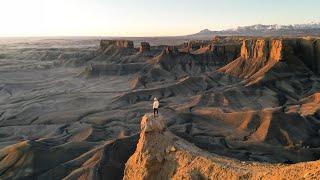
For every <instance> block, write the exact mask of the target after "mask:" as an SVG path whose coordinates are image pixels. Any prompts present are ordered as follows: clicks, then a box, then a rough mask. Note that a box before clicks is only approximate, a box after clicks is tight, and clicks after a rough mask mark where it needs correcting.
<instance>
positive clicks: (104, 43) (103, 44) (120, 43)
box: [100, 40, 134, 50]
mask: <svg viewBox="0 0 320 180" xmlns="http://www.w3.org/2000/svg"><path fill="white" fill-rule="evenodd" d="M109 46H116V47H119V48H129V49H133V48H134V45H133V41H128V40H101V41H100V49H101V50H105V49H106V48H108V47H109Z"/></svg>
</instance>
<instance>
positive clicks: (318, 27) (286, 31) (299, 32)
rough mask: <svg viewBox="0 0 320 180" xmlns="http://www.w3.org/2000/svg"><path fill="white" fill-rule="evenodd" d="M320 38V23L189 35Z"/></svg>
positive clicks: (258, 26)
mask: <svg viewBox="0 0 320 180" xmlns="http://www.w3.org/2000/svg"><path fill="white" fill-rule="evenodd" d="M216 35H220V36H320V23H309V24H293V25H278V24H273V25H263V24H256V25H252V26H241V27H237V28H235V29H226V30H222V31H211V30H209V29H204V30H201V31H200V32H198V33H196V34H191V35H187V37H194V38H206V39H207V38H208V37H212V36H216Z"/></svg>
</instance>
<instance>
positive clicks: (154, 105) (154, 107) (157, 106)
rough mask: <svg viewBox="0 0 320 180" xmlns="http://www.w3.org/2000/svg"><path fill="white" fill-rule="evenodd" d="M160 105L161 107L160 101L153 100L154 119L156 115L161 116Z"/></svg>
mask: <svg viewBox="0 0 320 180" xmlns="http://www.w3.org/2000/svg"><path fill="white" fill-rule="evenodd" d="M159 105H160V103H159V101H158V99H157V98H156V97H155V98H154V99H153V117H155V116H156V113H157V114H159V112H158V108H159Z"/></svg>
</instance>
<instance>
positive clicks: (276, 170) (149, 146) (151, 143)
mask: <svg viewBox="0 0 320 180" xmlns="http://www.w3.org/2000/svg"><path fill="white" fill-rule="evenodd" d="M319 177H320V161H314V162H307V163H298V164H294V165H282V164H275V165H271V164H265V163H253V162H240V161H237V160H234V159H231V158H226V157H221V156H216V155H212V154H208V153H206V152H204V151H203V150H201V149H199V148H197V147H195V146H194V145H193V144H190V143H188V142H187V141H185V140H183V139H181V138H179V137H177V136H175V135H174V134H172V133H171V132H169V131H165V132H164V133H161V132H158V131H152V132H146V131H142V132H141V133H140V139H139V142H138V144H137V148H136V151H135V153H134V154H133V155H132V156H131V157H130V158H129V160H128V161H127V163H126V167H125V172H124V178H123V179H125V180H131V179H312V178H313V179H317V178H319Z"/></svg>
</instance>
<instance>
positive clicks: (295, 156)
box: [0, 36, 320, 179]
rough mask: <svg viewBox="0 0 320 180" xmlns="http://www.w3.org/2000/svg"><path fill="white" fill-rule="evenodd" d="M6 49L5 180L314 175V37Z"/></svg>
mask: <svg viewBox="0 0 320 180" xmlns="http://www.w3.org/2000/svg"><path fill="white" fill-rule="evenodd" d="M50 43H51V44H50ZM60 43H61V44H63V43H65V44H67V45H61V44H60ZM30 44H31V45H32V48H31V47H30ZM39 44H40V45H41V46H42V48H39V47H38V45H39ZM44 44H45V45H46V46H48V47H43V46H45V45H44ZM48 44H49V45H48ZM52 44H53V45H52ZM92 44H98V46H96V45H92ZM80 45H81V46H80ZM26 46H27V47H26ZM2 47H3V50H1V52H0V60H1V61H0V63H1V67H0V72H1V74H2V76H1V78H0V80H1V83H0V85H1V86H0V93H1V97H0V100H1V101H0V141H1V144H0V145H1V149H0V157H1V158H0V159H1V160H0V177H1V179H48V177H51V178H53V179H122V178H124V179H318V178H319V177H320V169H319V167H320V166H319V157H320V119H319V118H320V116H319V112H320V111H319V110H320V94H319V93H320V77H319V74H320V39H319V38H317V37H313V38H311V37H308V38H307V37H306V38H303V37H301V38H296V37H286V38H280V37H274V38H273V37H245V36H228V37H227V36H215V37H214V38H212V39H210V40H192V41H188V42H185V43H182V44H180V45H176V46H168V45H159V46H153V45H152V42H146V41H142V42H141V44H138V45H135V44H134V42H133V41H130V40H125V39H123V40H101V41H91V40H90V41H89V40H87V41H84V42H82V41H71V40H69V41H67V42H60V41H59V40H57V41H55V42H49V43H48V42H41V41H37V42H31V43H29V44H28V45H25V44H23V43H22V44H14V43H13V44H10V45H2ZM12 72H15V73H12ZM154 97H157V98H158V99H159V100H160V109H159V112H160V115H158V116H156V117H155V118H154V117H153V116H152V115H149V114H148V113H150V112H151V111H152V109H151V107H152V101H153V98H154ZM21 107H22V108H21ZM145 114H147V115H145ZM140 123H142V124H141V127H140ZM12 132H14V133H12Z"/></svg>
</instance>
